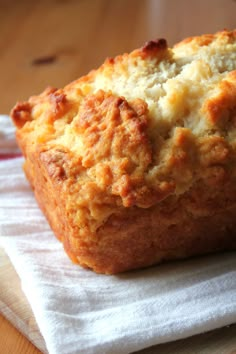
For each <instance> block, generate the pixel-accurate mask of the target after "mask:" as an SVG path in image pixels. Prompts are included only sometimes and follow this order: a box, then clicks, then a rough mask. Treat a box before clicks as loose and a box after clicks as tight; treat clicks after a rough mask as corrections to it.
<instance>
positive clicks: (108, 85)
mask: <svg viewBox="0 0 236 354" xmlns="http://www.w3.org/2000/svg"><path fill="white" fill-rule="evenodd" d="M11 116H12V119H13V121H14V123H15V125H16V126H17V139H18V142H19V145H20V147H21V149H22V151H23V153H24V155H25V157H26V162H25V172H26V175H27V177H28V179H29V181H30V183H31V185H32V187H33V188H34V191H35V195H36V198H37V200H38V203H39V205H40V207H41V208H42V210H43V211H44V213H45V215H46V217H47V219H48V221H49V223H50V225H51V227H52V229H53V230H54V232H55V234H56V235H57V237H58V238H59V239H60V240H61V241H62V242H63V245H64V247H65V249H66V251H67V253H68V254H69V256H70V257H71V259H72V260H73V261H74V262H78V263H79V264H81V265H83V266H86V267H90V268H92V269H94V270H95V271H97V272H102V273H117V272H120V271H124V270H128V269H133V268H138V267H144V266H148V265H150V264H155V263H158V262H161V261H163V260H166V259H175V258H182V257H187V256H190V255H194V254H199V253H207V252H210V251H216V250H219V249H233V248H235V247H236V242H235V236H234V235H235V233H234V231H235V228H236V225H235V221H234V212H235V208H236V203H235V201H236V187H235V186H236V144H235V141H236V140H235V139H236V123H235V122H236V121H235V117H236V31H232V32H230V31H222V32H219V33H217V34H215V35H204V36H200V37H193V38H189V39H186V40H184V41H182V42H180V43H179V44H178V45H176V46H175V47H174V48H173V49H170V48H167V44H166V41H165V40H163V39H160V40H157V41H150V42H148V43H146V44H145V45H144V47H142V48H141V49H137V50H135V51H133V52H132V53H130V54H124V55H121V56H118V57H116V58H110V59H107V60H106V61H105V63H104V64H103V65H102V66H101V67H100V68H99V69H98V70H94V71H92V72H90V73H89V74H88V75H87V76H85V77H82V78H81V79H79V80H76V81H74V82H73V83H71V84H69V85H68V86H66V87H65V88H64V89H60V90H57V89H53V88H48V89H47V90H45V91H44V92H43V93H42V94H41V95H39V96H35V97H32V98H30V99H29V101H28V102H24V103H18V104H17V105H16V106H15V107H14V108H13V110H12V112H11Z"/></svg>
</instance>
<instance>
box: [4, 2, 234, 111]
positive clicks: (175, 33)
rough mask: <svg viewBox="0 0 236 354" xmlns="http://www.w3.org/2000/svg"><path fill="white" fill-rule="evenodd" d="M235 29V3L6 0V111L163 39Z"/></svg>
mask: <svg viewBox="0 0 236 354" xmlns="http://www.w3.org/2000/svg"><path fill="white" fill-rule="evenodd" d="M226 27H227V28H229V29H232V28H233V27H236V2H235V1H234V0H162V1H161V0H48V1H47V0H37V1H32V0H31V1H27V0H21V1H17V0H0V33H1V35H0V80H1V81H0V113H8V112H9V110H10V109H11V107H12V106H13V105H14V104H15V102H16V101H17V100H24V99H27V98H28V97H29V96H31V95H33V94H38V93H40V92H41V91H42V90H43V89H44V88H45V87H46V86H48V85H50V86H55V87H62V86H64V85H65V84H67V83H68V82H70V81H72V80H74V79H76V78H77V77H79V76H81V75H83V74H86V73H87V72H88V71H89V70H91V69H93V68H96V67H97V66H99V65H100V64H101V63H102V62H103V61H104V59H105V58H106V57H107V56H114V55H117V54H120V53H123V52H126V51H131V50H132V49H134V48H136V47H139V46H141V45H143V43H145V42H146V41H147V40H149V39H155V38H158V37H164V38H166V39H167V40H168V43H169V44H170V45H172V44H173V43H175V42H177V41H179V40H181V39H182V38H184V37H186V36H192V35H197V34H202V33H212V32H216V31H218V30H221V29H224V28H226Z"/></svg>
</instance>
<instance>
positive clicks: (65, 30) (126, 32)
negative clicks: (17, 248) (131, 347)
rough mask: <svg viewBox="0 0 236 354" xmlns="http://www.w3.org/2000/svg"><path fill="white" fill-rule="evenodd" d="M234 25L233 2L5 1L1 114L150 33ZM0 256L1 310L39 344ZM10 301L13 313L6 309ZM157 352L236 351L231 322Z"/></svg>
mask: <svg viewBox="0 0 236 354" xmlns="http://www.w3.org/2000/svg"><path fill="white" fill-rule="evenodd" d="M234 27H236V2H235V1H233V0H198V1H196V0H192V1H191V0H77V1H76V0H68V1H66V0H64V1H63V0H48V1H46V0H38V1H32V0H30V1H27V0H21V1H17V0H2V1H0V33H1V36H0V49H1V50H0V80H1V85H0V113H8V112H9V111H10V109H11V107H12V106H13V105H14V104H15V102H16V101H17V100H24V99H27V98H28V97H29V96H30V95H33V94H37V93H39V92H41V91H42V90H43V89H44V88H45V87H46V86H49V85H50V86H55V87H62V86H63V85H65V84H67V83H68V82H70V81H71V80H73V79H75V78H77V77H79V76H81V75H83V74H86V73H87V72H88V71H89V70H90V69H92V68H95V67H97V66H99V65H100V64H101V63H102V62H103V60H104V58H105V57H107V56H109V57H111V56H114V55H116V54H119V53H123V52H125V51H130V50H132V49H134V48H135V47H139V46H141V45H142V44H143V43H144V42H145V41H147V40H149V39H155V38H158V37H165V38H166V39H167V40H168V43H169V44H170V45H172V44H173V43H175V42H176V41H179V40H181V39H182V38H184V37H186V36H192V35H197V34H201V33H213V32H215V31H217V30H221V29H223V28H229V29H232V28H234ZM0 256H1V258H0V259H1V262H2V263H0V265H1V267H0V284H1V291H0V293H1V296H2V298H1V301H0V313H2V314H4V316H5V317H8V318H9V319H10V321H11V322H12V323H13V325H14V326H16V327H18V329H20V330H21V331H22V332H24V334H25V335H26V336H28V338H30V340H31V341H32V340H33V341H34V342H35V343H36V344H37V343H38V341H40V340H42V338H41V337H40V333H39V331H38V329H37V325H36V323H35V322H34V318H33V314H32V312H31V310H30V308H29V305H28V303H27V300H26V299H25V297H24V294H23V293H22V291H21V289H20V280H19V278H18V277H17V275H16V273H15V271H14V269H13V267H12V266H11V264H10V262H9V260H8V258H7V256H6V255H5V254H4V252H3V251H1V253H0ZM9 279H11V282H9V281H8V280H9ZM12 279H14V283H13V280H12ZM4 281H5V283H4ZM7 282H8V283H9V284H10V283H11V284H12V285H11V286H9V284H8V283H7ZM4 284H5V288H4V287H3V286H4ZM7 284H8V285H7ZM8 292H9V294H8ZM3 298H4V300H3ZM9 301H10V303H11V306H12V305H14V308H15V315H16V316H14V313H13V316H7V314H6V311H5V312H4V309H5V310H6V307H5V306H6V303H8V305H9ZM17 316H19V317H20V318H21V319H22V318H24V319H25V321H23V322H24V323H23V322H21V324H24V326H23V327H24V328H23V327H21V328H20V326H19V325H17V321H16V317H17ZM18 324H19V323H18ZM22 328H23V329H22ZM0 333H1V335H0V352H1V353H3V354H7V353H13V354H14V353H17V354H23V353H24V354H25V353H27V354H32V353H40V352H39V351H38V349H36V348H35V347H34V346H33V345H32V344H31V343H30V341H29V340H28V339H26V337H25V336H23V335H21V334H20V333H19V331H18V330H16V329H15V328H14V327H13V326H12V325H11V324H10V323H9V322H8V321H7V320H6V319H5V318H4V317H3V316H0ZM156 352H158V353H162V354H165V353H166V354H167V353H206V354H208V353H220V354H223V353H225V354H232V353H233V352H234V353H236V325H233V326H230V327H227V328H223V329H220V330H217V331H213V332H211V333H208V334H203V335H200V336H195V337H193V338H190V339H186V340H182V341H178V342H175V343H169V344H165V345H160V346H157V347H155V348H154V349H153V348H152V349H147V350H145V351H142V353H146V354H147V353H150V354H151V353H156Z"/></svg>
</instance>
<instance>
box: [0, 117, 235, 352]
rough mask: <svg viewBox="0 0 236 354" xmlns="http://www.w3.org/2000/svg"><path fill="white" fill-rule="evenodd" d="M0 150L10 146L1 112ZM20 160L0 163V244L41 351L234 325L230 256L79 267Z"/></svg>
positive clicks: (131, 347)
mask: <svg viewBox="0 0 236 354" xmlns="http://www.w3.org/2000/svg"><path fill="white" fill-rule="evenodd" d="M8 148H9V149H8ZM0 150H1V151H4V153H6V151H7V152H8V153H11V152H15V151H17V149H16V145H15V142H14V128H13V127H12V126H11V125H10V120H9V118H7V117H5V116H1V117H0ZM1 151H0V153H1ZM22 163H23V159H22V158H13V159H9V160H4V161H1V162H0V244H1V245H2V246H3V247H4V250H5V252H6V253H7V254H8V256H9V257H10V259H11V261H12V263H13V265H14V267H15V269H16V271H17V273H18V274H19V277H20V279H21V282H22V288H23V290H24V292H25V294H26V296H27V298H28V301H29V303H30V305H31V307H32V310H33V313H34V315H35V318H36V320H37V323H38V325H39V328H40V331H41V333H42V335H43V337H44V339H45V342H46V345H47V348H48V351H49V353H51V354H72V353H73V354H75V353H76V354H78V353H86V354H89V353H96V354H100V353H101V354H106V353H107V354H122V353H130V352H134V351H137V350H140V349H142V348H145V347H149V346H152V345H155V344H158V343H164V342H168V341H173V340H176V339H179V338H185V337H188V336H192V335H194V334H198V333H201V332H204V331H209V330H211V329H215V328H219V327H222V326H225V325H228V324H231V323H234V322H236V257H235V253H233V252H232V253H224V254H218V255H211V256H205V257H199V258H195V259H191V260H185V261H179V262H174V263H169V264H165V265H160V266H156V267H151V268H148V269H145V270H138V271H132V272H128V273H124V274H120V275H115V276H107V275H98V274H95V273H93V272H92V271H90V270H85V269H82V268H81V267H80V266H77V265H74V264H72V263H71V261H70V260H69V259H68V257H67V256H66V254H65V253H64V251H63V247H62V245H61V243H60V242H59V241H58V240H57V239H56V238H55V236H54V235H53V232H52V231H51V230H50V228H49V226H48V223H47V221H46V219H45V218H44V216H43V214H42V213H41V211H40V209H39V208H38V205H37V203H36V201H35V199H34V196H33V193H32V191H31V189H30V187H29V184H28V182H27V181H26V179H25V176H24V174H23V172H22Z"/></svg>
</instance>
